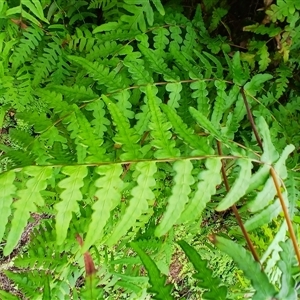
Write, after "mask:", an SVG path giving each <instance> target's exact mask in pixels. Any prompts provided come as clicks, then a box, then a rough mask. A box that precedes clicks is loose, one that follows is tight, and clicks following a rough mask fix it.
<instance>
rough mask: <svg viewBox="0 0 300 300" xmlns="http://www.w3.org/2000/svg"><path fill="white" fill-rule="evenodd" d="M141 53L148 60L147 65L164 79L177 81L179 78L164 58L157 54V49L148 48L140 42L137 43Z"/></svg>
mask: <svg viewBox="0 0 300 300" xmlns="http://www.w3.org/2000/svg"><path fill="white" fill-rule="evenodd" d="M138 47H139V49H140V51H141V52H142V54H144V56H145V58H146V60H147V61H148V62H149V67H150V68H151V69H152V70H153V71H155V72H156V73H158V74H162V75H163V76H164V79H165V80H166V81H178V80H179V78H178V76H177V75H176V73H174V72H173V71H172V70H170V68H169V67H168V65H167V64H166V63H165V61H164V59H163V58H162V57H161V56H159V54H158V53H157V51H155V50H152V49H149V47H146V46H145V45H143V44H142V43H140V44H139V45H138Z"/></svg>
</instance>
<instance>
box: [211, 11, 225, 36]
mask: <svg viewBox="0 0 300 300" xmlns="http://www.w3.org/2000/svg"><path fill="white" fill-rule="evenodd" d="M227 13H228V10H227V9H224V8H222V7H218V8H215V9H214V11H213V13H212V17H211V23H210V26H209V29H208V30H209V32H212V31H214V30H215V29H216V28H217V27H218V25H219V23H220V22H221V20H222V18H223V17H224V16H226V15H227Z"/></svg>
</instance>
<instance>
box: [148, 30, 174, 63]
mask: <svg viewBox="0 0 300 300" xmlns="http://www.w3.org/2000/svg"><path fill="white" fill-rule="evenodd" d="M152 33H153V34H154V37H153V40H154V48H155V49H157V50H158V51H157V53H159V56H160V57H165V56H166V53H165V52H164V50H165V49H166V47H167V45H168V44H169V39H168V36H169V34H170V33H169V31H168V29H167V28H164V27H159V28H157V29H155V30H153V31H152Z"/></svg>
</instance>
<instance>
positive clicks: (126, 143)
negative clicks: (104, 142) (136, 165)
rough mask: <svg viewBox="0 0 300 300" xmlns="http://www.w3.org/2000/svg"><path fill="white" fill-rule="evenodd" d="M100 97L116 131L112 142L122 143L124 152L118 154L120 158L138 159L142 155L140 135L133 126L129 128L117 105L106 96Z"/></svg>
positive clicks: (127, 121)
mask: <svg viewBox="0 0 300 300" xmlns="http://www.w3.org/2000/svg"><path fill="white" fill-rule="evenodd" d="M102 99H103V101H104V102H105V104H106V105H107V108H108V110H109V112H110V114H111V116H112V119H113V122H114V124H115V126H116V128H117V131H118V133H117V134H116V135H115V137H114V142H116V143H118V144H120V145H122V150H123V151H124V153H122V154H121V155H120V158H121V159H122V160H125V161H126V160H131V159H133V160H134V159H138V158H141V157H142V153H141V152H140V148H141V147H140V144H139V143H138V141H139V140H140V138H141V137H140V135H138V134H137V132H136V130H135V129H134V128H131V126H130V123H129V120H128V119H127V118H126V117H125V116H124V114H123V113H122V111H121V110H120V109H119V107H118V106H117V105H116V104H115V103H113V102H112V100H110V99H109V98H108V97H107V96H105V95H102Z"/></svg>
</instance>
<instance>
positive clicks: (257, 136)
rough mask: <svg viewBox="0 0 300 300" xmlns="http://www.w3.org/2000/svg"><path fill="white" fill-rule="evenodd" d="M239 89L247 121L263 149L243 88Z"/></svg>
mask: <svg viewBox="0 0 300 300" xmlns="http://www.w3.org/2000/svg"><path fill="white" fill-rule="evenodd" d="M240 91H241V94H242V97H243V100H244V103H245V107H246V111H247V116H248V119H249V122H250V124H251V127H252V130H253V133H254V135H255V138H256V141H257V143H258V145H259V147H260V149H261V150H262V151H263V144H262V141H261V139H260V137H259V135H258V131H257V129H256V125H255V123H254V120H253V116H252V113H251V110H250V107H249V103H248V101H247V98H246V95H245V91H244V88H243V87H241V90H240Z"/></svg>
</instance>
